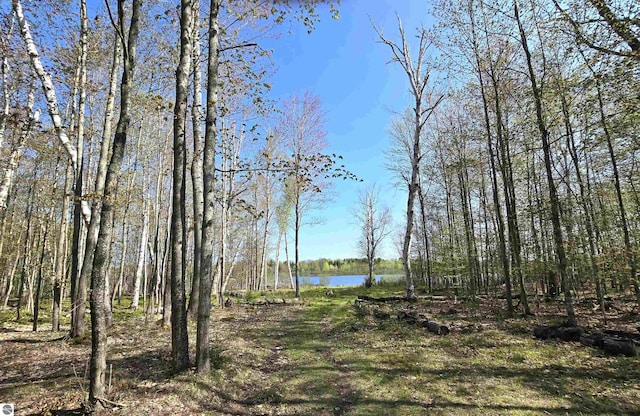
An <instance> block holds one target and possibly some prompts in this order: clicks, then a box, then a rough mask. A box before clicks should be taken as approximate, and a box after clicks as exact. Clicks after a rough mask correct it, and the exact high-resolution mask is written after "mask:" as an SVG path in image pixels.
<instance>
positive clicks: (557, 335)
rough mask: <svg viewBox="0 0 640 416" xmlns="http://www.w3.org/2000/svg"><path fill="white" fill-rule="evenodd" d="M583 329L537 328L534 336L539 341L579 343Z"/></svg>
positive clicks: (564, 327) (575, 327)
mask: <svg viewBox="0 0 640 416" xmlns="http://www.w3.org/2000/svg"><path fill="white" fill-rule="evenodd" d="M581 335H582V329H580V328H579V327H577V326H535V327H533V336H534V337H536V338H538V339H560V340H562V341H579V340H580V336H581Z"/></svg>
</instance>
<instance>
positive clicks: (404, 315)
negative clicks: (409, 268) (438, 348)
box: [354, 296, 451, 335]
mask: <svg viewBox="0 0 640 416" xmlns="http://www.w3.org/2000/svg"><path fill="white" fill-rule="evenodd" d="M398 300H404V298H400V297H387V298H372V297H370V296H358V299H356V301H355V302H354V307H356V308H357V309H359V310H361V311H366V312H367V313H370V314H372V315H373V316H374V317H375V318H376V319H379V320H385V319H398V320H401V321H404V322H406V323H408V324H411V325H417V326H419V327H422V328H425V329H426V330H427V331H429V332H432V333H434V334H436V335H447V334H449V332H451V331H450V330H449V327H447V326H445V325H441V324H439V323H438V322H436V321H432V320H430V319H429V318H427V317H426V315H424V314H422V313H418V312H416V311H412V310H406V309H398V310H397V311H395V312H387V311H384V310H382V309H380V308H379V306H378V304H381V303H382V304H385V303H390V302H396V301H398Z"/></svg>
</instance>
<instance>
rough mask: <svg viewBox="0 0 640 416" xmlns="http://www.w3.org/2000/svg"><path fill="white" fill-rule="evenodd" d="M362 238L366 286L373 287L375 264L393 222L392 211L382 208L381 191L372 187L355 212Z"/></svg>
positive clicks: (362, 193) (361, 198)
mask: <svg viewBox="0 0 640 416" xmlns="http://www.w3.org/2000/svg"><path fill="white" fill-rule="evenodd" d="M353 215H354V216H355V217H356V221H357V223H358V227H360V231H361V233H362V234H361V236H360V240H359V242H358V246H359V249H360V252H361V253H362V254H363V255H364V256H365V257H366V258H367V264H368V266H369V275H368V276H367V279H366V280H365V286H366V287H371V286H372V285H373V281H374V274H373V268H374V262H375V259H376V255H378V249H379V248H380V244H381V243H382V241H383V240H384V239H385V238H386V237H387V236H388V235H389V234H390V233H391V231H392V229H391V222H392V220H393V218H392V216H391V211H390V210H389V208H388V207H386V206H380V189H379V188H377V187H376V185H375V184H374V185H372V186H371V187H369V188H367V189H366V190H365V191H364V192H361V193H360V195H359V196H358V202H357V206H356V208H355V209H354V210H353Z"/></svg>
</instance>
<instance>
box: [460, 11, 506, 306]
mask: <svg viewBox="0 0 640 416" xmlns="http://www.w3.org/2000/svg"><path fill="white" fill-rule="evenodd" d="M470 13H471V16H472V19H471V31H472V35H473V50H474V56H475V64H476V68H475V70H476V72H477V74H478V80H479V82H480V92H481V95H482V108H483V115H484V123H485V129H486V131H487V148H488V150H489V161H490V167H491V190H492V194H493V207H494V210H495V213H496V222H497V228H498V229H497V231H498V253H499V254H498V255H499V256H500V263H501V264H502V272H503V278H504V282H505V291H506V298H507V311H509V312H510V313H513V311H514V307H513V299H512V294H511V271H510V268H509V259H508V257H507V243H506V238H505V232H504V219H503V217H502V208H501V204H500V195H499V188H498V170H497V169H496V161H495V152H494V150H493V137H492V133H491V122H490V121H489V104H488V100H487V93H486V91H485V86H484V80H483V76H482V74H483V73H484V69H483V66H482V64H481V62H480V54H479V51H478V44H477V36H476V32H475V24H474V23H475V21H474V19H473V10H472V9H470Z"/></svg>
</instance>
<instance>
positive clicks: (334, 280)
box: [300, 274, 402, 286]
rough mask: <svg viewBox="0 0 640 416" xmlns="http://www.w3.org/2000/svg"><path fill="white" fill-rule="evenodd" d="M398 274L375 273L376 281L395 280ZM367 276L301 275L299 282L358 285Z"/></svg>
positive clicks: (323, 284)
mask: <svg viewBox="0 0 640 416" xmlns="http://www.w3.org/2000/svg"><path fill="white" fill-rule="evenodd" d="M401 277H402V276H400V275H380V274H379V275H376V282H381V281H397V280H400V279H401ZM366 278H367V276H365V275H362V274H360V275H351V276H301V277H300V284H301V285H302V286H360V285H363V284H364V281H365V279H366Z"/></svg>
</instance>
